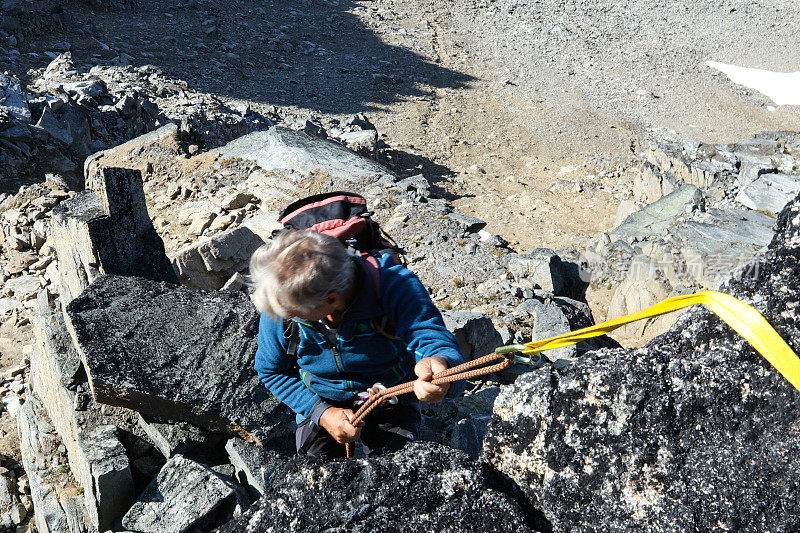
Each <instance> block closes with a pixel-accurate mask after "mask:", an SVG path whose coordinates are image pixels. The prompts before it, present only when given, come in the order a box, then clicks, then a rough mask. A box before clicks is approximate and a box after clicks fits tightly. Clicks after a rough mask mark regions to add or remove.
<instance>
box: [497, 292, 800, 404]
mask: <svg viewBox="0 0 800 533" xmlns="http://www.w3.org/2000/svg"><path fill="white" fill-rule="evenodd" d="M694 304H703V305H705V306H706V307H708V308H709V309H711V310H712V311H713V312H714V313H716V314H717V316H719V317H720V318H721V319H722V320H723V321H724V322H725V323H727V324H728V325H729V326H730V327H732V328H733V329H734V331H736V333H738V334H739V335H741V336H742V337H744V338H745V340H747V342H749V343H750V344H751V345H752V346H753V348H755V349H756V351H758V353H760V354H761V355H762V356H763V357H764V359H766V360H767V361H769V362H770V364H772V366H774V367H775V368H777V369H778V372H780V373H781V374H782V375H783V377H785V378H786V379H787V380H789V383H791V384H792V385H793V386H794V388H795V389H797V390H798V391H800V358H798V357H797V354H795V353H794V351H793V350H792V348H791V347H790V346H789V345H788V344H786V341H784V340H783V339H782V338H781V336H780V335H778V332H777V331H775V329H774V328H773V327H772V326H771V325H770V324H769V322H767V320H766V319H765V318H764V317H763V315H762V314H761V313H759V312H758V311H757V310H756V309H755V308H753V307H751V306H750V305H747V304H746V303H744V302H742V301H740V300H737V299H736V298H734V297H733V296H730V295H727V294H724V293H721V292H717V291H703V292H698V293H695V294H686V295H683V296H674V297H672V298H667V299H666V300H664V301H663V302H659V303H657V304H656V305H654V306H652V307H649V308H647V309H644V310H642V311H639V312H637V313H632V314H630V315H625V316H623V317H620V318H615V319H613V320H608V321H606V322H603V323H600V324H597V325H594V326H590V327H588V328H582V329H578V330H575V331H572V332H570V333H564V334H563V335H557V336H555V337H550V338H549V339H543V340H540V341H534V342H529V343H525V344H511V345H509V346H503V347H500V348H498V349H497V350H495V351H496V353H498V354H503V353H512V352H521V353H522V354H525V355H533V354H538V353H540V352H543V351H545V350H551V349H553V348H561V347H562V346H569V345H570V344H575V343H577V342H580V341H582V340H584V339H589V338H592V337H598V336H600V335H604V334H606V333H608V332H610V331H613V330H615V329H617V328H618V327H620V326H624V325H625V324H630V323H631V322H636V321H637V320H643V319H645V318H652V317H656V316H660V315H664V314H667V313H671V312H672V311H677V310H678V309H683V308H684V307H689V306H690V305H694Z"/></svg>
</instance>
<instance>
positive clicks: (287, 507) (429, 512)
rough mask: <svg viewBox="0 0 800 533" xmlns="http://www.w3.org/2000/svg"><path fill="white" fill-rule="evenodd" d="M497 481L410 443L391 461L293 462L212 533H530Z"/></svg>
mask: <svg viewBox="0 0 800 533" xmlns="http://www.w3.org/2000/svg"><path fill="white" fill-rule="evenodd" d="M509 492H510V491H509V490H508V489H507V488H506V487H505V485H503V484H502V483H501V482H500V481H499V478H497V477H496V475H495V473H493V472H492V471H491V469H488V468H486V467H485V465H483V464H481V463H476V462H475V461H474V460H473V459H471V458H469V457H468V456H467V455H465V454H463V453H461V452H458V451H455V450H453V449H451V448H447V447H445V446H441V445H438V444H433V443H414V444H410V445H408V446H406V447H405V448H403V449H402V450H401V451H399V452H398V453H396V454H394V455H388V456H383V457H377V458H373V459H363V460H346V461H334V462H329V463H324V462H320V461H318V460H314V459H311V458H307V457H297V458H295V459H293V460H292V462H290V463H289V464H288V466H287V468H286V470H285V471H284V472H283V473H282V475H280V476H276V477H275V479H274V481H273V483H272V486H271V487H269V489H268V490H267V492H266V494H265V496H264V497H263V498H262V499H261V500H259V501H258V502H256V503H255V504H253V506H252V507H251V508H250V510H249V511H248V512H247V513H245V515H244V516H242V517H241V518H239V519H238V520H234V521H233V522H230V523H229V524H226V525H225V526H223V527H222V528H220V529H219V530H218V531H220V532H231V533H233V532H235V531H244V530H247V531H252V532H267V531H276V532H277V531H297V532H303V531H307V532H311V531H387V532H390V531H481V532H485V531H535V530H537V529H538V527H541V525H542V524H540V523H537V522H536V517H535V516H534V513H530V514H527V513H526V511H525V510H524V509H523V508H521V507H520V505H519V504H518V503H517V502H516V501H515V499H514V498H513V497H512V496H510V494H509Z"/></svg>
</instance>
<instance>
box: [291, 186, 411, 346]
mask: <svg viewBox="0 0 800 533" xmlns="http://www.w3.org/2000/svg"><path fill="white" fill-rule="evenodd" d="M371 215H372V212H371V211H368V210H367V200H366V199H365V198H364V197H363V196H361V195H359V194H355V193H352V192H344V191H336V192H329V193H323V194H315V195H312V196H307V197H305V198H301V199H300V200H297V201H296V202H292V203H291V204H289V205H288V206H287V207H286V209H284V210H283V211H281V214H280V217H279V218H278V222H279V223H281V224H283V227H284V228H286V229H297V230H311V231H316V232H319V233H324V234H325V235H330V236H331V237H335V238H336V239H339V241H341V242H342V244H344V245H345V246H347V247H348V248H350V249H351V250H352V251H354V252H355V253H358V254H360V255H361V258H362V259H363V261H364V266H365V269H366V271H367V274H368V275H369V277H370V279H371V280H372V283H373V286H374V288H375V295H376V296H377V297H378V299H379V303H380V294H381V293H380V267H379V265H378V259H377V258H378V256H381V255H383V254H390V255H391V256H392V257H393V258H394V260H395V261H396V262H397V263H398V264H402V259H401V253H402V252H401V250H400V248H399V247H398V246H397V244H396V243H395V242H394V240H393V239H392V238H391V237H390V236H389V234H387V233H386V232H385V231H383V229H382V228H381V227H380V225H379V224H378V223H377V222H375V221H374V220H372V219H371V218H370V216H371ZM284 322H285V324H284V336H285V337H286V338H287V340H288V346H287V353H289V354H291V355H292V356H296V355H297V347H298V343H299V331H298V326H297V323H296V321H295V320H288V321H284ZM373 326H374V327H375V329H376V331H378V332H379V333H380V334H381V335H383V336H384V337H386V338H389V339H392V340H399V339H398V338H397V337H396V336H395V335H394V331H393V330H394V327H393V326H392V325H391V324H390V323H389V322H388V320H387V318H386V316H384V317H383V318H382V320H373Z"/></svg>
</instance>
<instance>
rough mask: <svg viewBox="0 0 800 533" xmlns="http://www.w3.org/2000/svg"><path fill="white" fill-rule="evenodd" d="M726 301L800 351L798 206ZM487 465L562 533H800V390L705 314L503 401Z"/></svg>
mask: <svg viewBox="0 0 800 533" xmlns="http://www.w3.org/2000/svg"><path fill="white" fill-rule="evenodd" d="M776 228H777V234H776V236H775V238H774V239H773V240H772V242H771V244H770V245H769V249H768V251H766V253H765V254H763V255H762V256H760V257H758V258H757V259H756V260H755V261H754V262H753V263H751V264H750V265H748V266H746V267H744V268H741V269H739V270H737V271H735V272H734V273H733V274H732V275H731V276H730V277H729V278H728V280H727V281H726V282H725V283H724V284H722V286H721V290H722V291H723V292H726V293H728V294H731V295H733V296H735V297H737V298H740V299H742V300H743V301H745V302H747V303H749V304H751V305H753V306H755V307H756V308H757V309H758V310H759V311H760V312H761V313H763V314H764V316H765V317H766V318H767V320H768V321H769V322H770V323H771V324H772V325H773V326H774V327H775V329H776V330H777V331H778V332H779V333H780V334H781V335H782V337H783V338H784V339H785V340H786V341H787V342H789V343H790V345H791V346H792V347H793V349H794V350H795V351H798V350H800V311H798V305H800V289H799V288H798V285H797V279H798V274H800V262H799V260H800V198H797V199H795V200H794V201H793V202H792V203H791V204H789V206H787V208H786V209H785V210H784V211H782V213H781V214H780V216H779V217H778V220H777V223H776ZM483 458H485V459H486V460H488V461H489V462H490V463H491V464H492V465H494V466H495V467H497V468H498V469H499V470H500V471H502V472H503V473H505V474H506V475H508V476H509V477H510V478H512V479H513V480H514V481H516V482H517V483H518V484H519V485H520V487H521V488H522V490H523V491H524V492H525V494H526V496H527V497H528V499H529V500H530V502H531V503H532V504H533V505H534V506H535V507H537V508H539V509H541V510H542V511H543V512H544V514H545V516H546V517H547V519H548V520H549V521H550V522H551V523H552V527H553V530H554V531H575V530H599V531H615V530H616V531H622V530H631V529H636V530H648V531H698V530H737V531H796V530H797V529H798V528H800V491H798V487H800V392H798V391H797V390H795V389H794V388H793V387H792V386H791V385H790V384H789V382H788V381H786V379H784V378H783V377H782V376H781V375H780V374H779V373H778V371H777V370H776V369H775V368H773V367H772V366H771V365H770V364H769V363H768V362H767V361H766V360H765V359H764V358H763V357H762V356H760V355H759V354H758V353H756V352H755V351H754V350H753V349H752V348H751V347H750V346H749V344H747V342H746V341H744V339H742V338H741V337H739V336H738V335H737V334H736V333H734V332H733V330H732V329H731V328H730V327H728V326H727V325H726V324H725V323H723V322H722V321H721V320H720V319H719V318H718V317H717V316H716V315H714V314H713V313H711V312H710V311H708V310H707V309H705V308H702V307H699V306H697V307H694V308H692V309H690V310H688V311H687V312H685V313H684V314H683V315H682V316H681V318H680V319H679V320H678V322H677V323H676V324H675V325H674V326H673V327H672V328H671V329H670V330H669V331H667V332H666V333H665V334H663V335H661V336H659V337H657V338H655V339H654V340H653V341H651V342H650V343H649V344H648V345H647V346H645V347H643V348H640V349H636V350H624V349H616V350H599V351H597V352H590V353H589V354H587V355H586V356H584V357H583V358H582V359H580V360H578V361H576V362H575V363H573V364H572V365H570V366H568V367H566V368H563V369H559V370H557V369H552V368H547V367H546V368H545V369H543V370H540V371H539V372H535V373H530V374H527V375H524V376H522V377H521V378H520V379H518V380H517V381H516V383H515V384H514V385H513V386H510V387H506V388H504V389H503V391H502V392H501V393H500V395H499V397H498V399H497V401H496V403H495V409H494V417H493V420H492V423H491V424H490V426H489V429H488V432H487V435H486V437H485V439H484V451H483Z"/></svg>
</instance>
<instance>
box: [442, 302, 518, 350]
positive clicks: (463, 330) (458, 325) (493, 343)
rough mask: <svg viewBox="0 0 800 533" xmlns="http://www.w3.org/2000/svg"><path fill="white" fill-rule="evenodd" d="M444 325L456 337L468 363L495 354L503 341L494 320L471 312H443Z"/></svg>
mask: <svg viewBox="0 0 800 533" xmlns="http://www.w3.org/2000/svg"><path fill="white" fill-rule="evenodd" d="M442 318H444V324H445V326H446V327H447V329H448V330H450V332H451V333H452V334H453V335H455V337H456V341H458V347H459V348H460V349H461V354H462V355H463V356H464V358H465V359H466V360H467V361H471V360H472V359H475V358H477V357H481V356H484V355H486V354H490V353H492V352H494V349H495V348H497V347H498V346H500V345H501V344H502V341H503V339H502V338H501V337H500V334H499V333H498V332H497V330H496V329H495V328H494V324H493V323H492V319H491V318H489V317H488V316H486V315H484V314H483V313H475V312H471V311H447V310H444V311H442Z"/></svg>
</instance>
